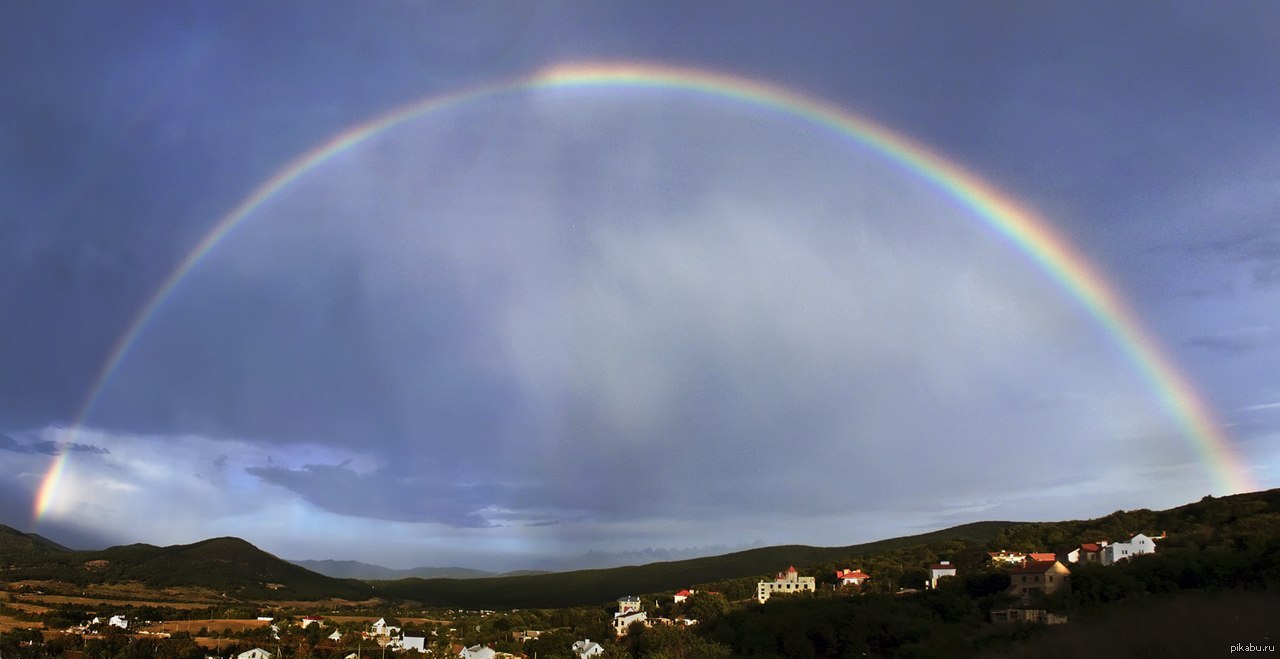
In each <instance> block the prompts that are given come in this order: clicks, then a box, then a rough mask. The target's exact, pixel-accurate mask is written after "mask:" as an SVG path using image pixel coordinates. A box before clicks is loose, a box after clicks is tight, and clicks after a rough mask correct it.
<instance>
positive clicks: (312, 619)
mask: <svg viewBox="0 0 1280 659" xmlns="http://www.w3.org/2000/svg"><path fill="white" fill-rule="evenodd" d="M301 624H302V628H303V629H306V628H307V627H310V626H311V625H320V626H321V627H324V618H322V617H321V616H304V617H303V618H302V622H301Z"/></svg>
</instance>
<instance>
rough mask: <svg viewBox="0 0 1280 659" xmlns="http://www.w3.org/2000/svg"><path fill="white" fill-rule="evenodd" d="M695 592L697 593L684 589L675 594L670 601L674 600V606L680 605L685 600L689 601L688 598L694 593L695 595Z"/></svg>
mask: <svg viewBox="0 0 1280 659" xmlns="http://www.w3.org/2000/svg"><path fill="white" fill-rule="evenodd" d="M696 592H698V591H696V590H689V589H688V588H686V589H684V590H682V591H680V592H678V593H676V594H675V595H674V596H673V597H672V599H673V600H674V601H673V603H674V604H679V603H681V602H683V601H685V600H687V599H689V598H690V597H692V596H693V594H694V593H696Z"/></svg>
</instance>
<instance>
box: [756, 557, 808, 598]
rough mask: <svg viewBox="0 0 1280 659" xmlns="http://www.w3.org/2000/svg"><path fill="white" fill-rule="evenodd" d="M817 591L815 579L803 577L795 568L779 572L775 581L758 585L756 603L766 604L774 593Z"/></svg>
mask: <svg viewBox="0 0 1280 659" xmlns="http://www.w3.org/2000/svg"><path fill="white" fill-rule="evenodd" d="M816 590H817V582H816V580H815V579H814V578H813V577H802V576H800V573H799V572H796V568H795V566H794V565H793V566H791V567H789V568H787V571H786V572H779V573H778V576H777V577H775V578H774V580H773V581H761V582H759V583H757V584H756V601H757V602H760V603H761V604H764V603H765V602H767V601H769V596H771V595H773V594H774V593H803V592H806V591H807V592H810V593H812V592H814V591H816Z"/></svg>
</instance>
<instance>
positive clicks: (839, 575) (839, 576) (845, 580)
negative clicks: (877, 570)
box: [836, 569, 871, 586]
mask: <svg viewBox="0 0 1280 659" xmlns="http://www.w3.org/2000/svg"><path fill="white" fill-rule="evenodd" d="M870 578H871V575H869V574H867V573H866V572H863V571H862V570H858V569H854V570H836V580H837V581H839V582H840V585H841V586H861V585H862V582H864V581H866V580H867V579H870Z"/></svg>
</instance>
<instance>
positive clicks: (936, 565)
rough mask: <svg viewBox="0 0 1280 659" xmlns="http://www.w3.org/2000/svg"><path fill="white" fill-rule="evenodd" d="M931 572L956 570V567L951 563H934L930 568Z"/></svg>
mask: <svg viewBox="0 0 1280 659" xmlns="http://www.w3.org/2000/svg"><path fill="white" fill-rule="evenodd" d="M929 569H930V570H954V569H956V566H955V565H953V564H951V563H934V564H933V565H930V566H929Z"/></svg>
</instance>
